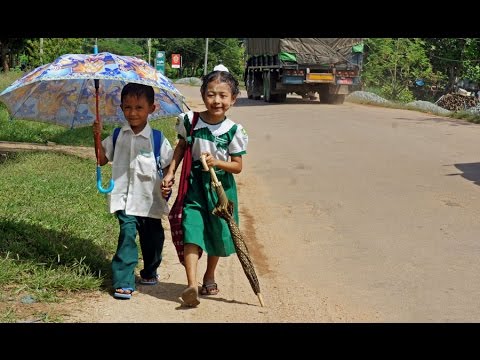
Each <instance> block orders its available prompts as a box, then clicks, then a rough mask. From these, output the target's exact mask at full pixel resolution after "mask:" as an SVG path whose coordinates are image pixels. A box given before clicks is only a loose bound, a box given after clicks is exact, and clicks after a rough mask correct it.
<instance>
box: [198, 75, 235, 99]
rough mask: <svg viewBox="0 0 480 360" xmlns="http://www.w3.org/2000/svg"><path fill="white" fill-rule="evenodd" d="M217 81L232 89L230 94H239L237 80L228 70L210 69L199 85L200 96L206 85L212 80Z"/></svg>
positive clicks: (205, 90)
mask: <svg viewBox="0 0 480 360" xmlns="http://www.w3.org/2000/svg"><path fill="white" fill-rule="evenodd" d="M217 80H218V81H219V82H221V83H226V84H228V86H230V90H231V91H232V96H237V95H238V94H240V89H239V88H238V81H237V79H235V78H234V77H233V75H232V74H230V73H229V72H228V71H212V72H210V73H208V74H207V75H205V76H204V77H203V83H202V86H201V87H200V93H201V94H202V96H204V95H205V93H206V92H207V85H208V83H210V82H212V81H217Z"/></svg>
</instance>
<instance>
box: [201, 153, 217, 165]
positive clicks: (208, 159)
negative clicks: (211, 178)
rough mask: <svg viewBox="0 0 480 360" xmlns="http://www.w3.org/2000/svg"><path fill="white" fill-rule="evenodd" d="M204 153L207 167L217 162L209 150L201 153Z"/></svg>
mask: <svg viewBox="0 0 480 360" xmlns="http://www.w3.org/2000/svg"><path fill="white" fill-rule="evenodd" d="M202 154H203V155H205V162H206V163H207V165H208V167H214V166H216V164H217V159H215V158H214V157H213V156H212V154H210V153H209V152H204V153H202Z"/></svg>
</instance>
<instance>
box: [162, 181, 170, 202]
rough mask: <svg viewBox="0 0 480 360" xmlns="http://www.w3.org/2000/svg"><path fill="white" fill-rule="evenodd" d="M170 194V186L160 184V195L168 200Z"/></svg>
mask: <svg viewBox="0 0 480 360" xmlns="http://www.w3.org/2000/svg"><path fill="white" fill-rule="evenodd" d="M170 195H172V187H171V186H170V187H166V186H163V184H162V196H163V197H164V198H165V199H167V200H168V199H169V198H170Z"/></svg>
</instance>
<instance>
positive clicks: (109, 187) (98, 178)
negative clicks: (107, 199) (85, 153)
mask: <svg viewBox="0 0 480 360" xmlns="http://www.w3.org/2000/svg"><path fill="white" fill-rule="evenodd" d="M113 186H114V184H113V179H110V184H109V186H108V188H106V189H104V188H103V187H102V172H101V171H100V166H98V165H97V189H98V191H100V192H101V193H102V194H108V193H109V192H111V191H112V190H113Z"/></svg>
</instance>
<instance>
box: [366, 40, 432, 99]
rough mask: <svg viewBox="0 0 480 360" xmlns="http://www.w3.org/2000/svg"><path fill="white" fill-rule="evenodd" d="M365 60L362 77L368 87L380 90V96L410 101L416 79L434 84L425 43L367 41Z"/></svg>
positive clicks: (412, 41)
mask: <svg viewBox="0 0 480 360" xmlns="http://www.w3.org/2000/svg"><path fill="white" fill-rule="evenodd" d="M365 45H366V48H367V51H366V56H365V58H366V61H365V63H364V67H363V74H362V78H363V80H364V82H365V85H366V86H372V87H378V88H381V91H382V93H381V94H380V95H381V96H383V97H385V98H387V99H390V100H394V101H407V102H408V101H411V100H412V99H413V95H412V93H411V90H410V87H411V86H412V85H413V83H414V81H415V79H424V80H426V81H435V80H436V79H437V77H438V76H440V75H439V74H435V73H434V72H433V71H432V67H431V65H430V62H429V59H428V57H427V54H426V51H425V47H424V42H423V41H422V40H420V39H389V38H381V39H375V38H370V39H366V41H365Z"/></svg>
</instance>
